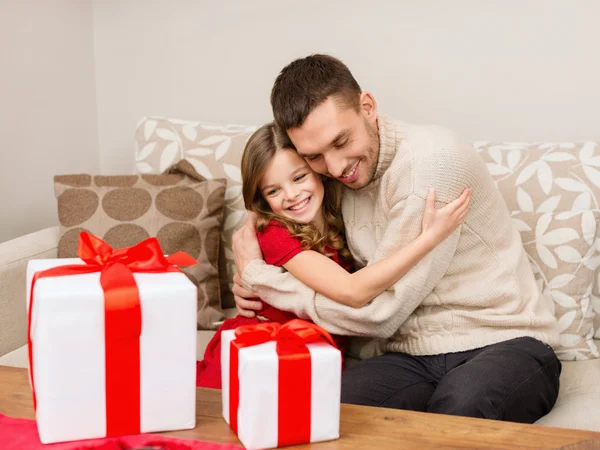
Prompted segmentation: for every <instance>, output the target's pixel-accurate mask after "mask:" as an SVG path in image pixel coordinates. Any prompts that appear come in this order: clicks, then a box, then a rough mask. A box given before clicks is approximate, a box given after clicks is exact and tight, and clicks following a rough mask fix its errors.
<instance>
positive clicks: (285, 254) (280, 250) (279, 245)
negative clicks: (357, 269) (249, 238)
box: [256, 220, 350, 323]
mask: <svg viewBox="0 0 600 450" xmlns="http://www.w3.org/2000/svg"><path fill="white" fill-rule="evenodd" d="M256 235H257V237H258V243H259V245H260V249H261V250H262V253H263V258H264V260H265V262H266V263H267V264H269V265H272V266H278V267H281V266H283V265H284V264H285V263H287V262H288V261H289V260H290V259H292V258H293V257H294V256H296V255H297V254H298V253H300V252H303V251H304V249H303V248H302V243H301V241H300V239H299V238H297V237H294V236H292V235H291V234H290V232H289V231H288V229H287V228H286V227H285V226H283V225H282V224H281V223H279V222H277V221H276V220H271V221H270V222H269V224H268V225H267V227H266V228H265V229H264V230H263V231H262V232H257V233H256ZM327 253H329V254H330V255H331V256H329V257H330V258H331V259H332V260H333V261H335V262H336V263H338V264H339V265H340V266H342V267H343V268H344V269H346V270H350V265H349V264H348V263H347V261H345V260H344V259H343V258H341V257H340V255H339V254H338V252H337V251H335V250H334V249H332V248H328V249H327ZM260 315H261V316H263V317H265V318H267V319H270V320H273V321H275V322H281V323H284V322H287V321H289V320H292V319H297V317H296V315H295V314H293V313H291V312H287V311H282V310H280V309H277V308H274V307H272V306H271V305H268V304H267V303H264V302H263V309H262V310H261V311H260Z"/></svg>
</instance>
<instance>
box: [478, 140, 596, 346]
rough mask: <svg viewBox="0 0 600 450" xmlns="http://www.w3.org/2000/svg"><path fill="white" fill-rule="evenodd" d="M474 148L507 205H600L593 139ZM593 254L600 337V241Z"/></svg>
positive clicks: (540, 209)
mask: <svg viewBox="0 0 600 450" xmlns="http://www.w3.org/2000/svg"><path fill="white" fill-rule="evenodd" d="M474 149H475V151H477V152H478V153H479V154H480V156H481V157H482V158H483V160H484V161H485V162H486V164H487V168H488V170H489V172H490V174H491V175H492V178H493V179H494V180H495V181H496V184H497V186H498V188H499V189H500V192H501V193H502V195H503V197H504V200H505V201H506V204H507V206H508V209H509V210H510V211H516V212H528V213H539V214H541V213H559V212H565V211H572V212H583V211H594V212H597V211H599V210H600V145H598V143H596V142H581V143H574V142H560V143H551V142H544V143H523V142H476V143H475V144H474ZM591 258H592V259H591V261H592V263H591V265H592V266H596V268H595V269H594V283H593V287H592V296H591V305H592V311H591V315H592V316H594V318H593V319H592V321H593V324H594V325H593V328H594V330H595V337H596V339H600V291H599V282H598V279H599V277H600V265H599V264H598V261H599V258H600V242H596V249H595V253H594V254H593V255H592V256H591ZM560 264H562V262H560ZM559 319H560V318H559Z"/></svg>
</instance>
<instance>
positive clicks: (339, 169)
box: [325, 154, 346, 178]
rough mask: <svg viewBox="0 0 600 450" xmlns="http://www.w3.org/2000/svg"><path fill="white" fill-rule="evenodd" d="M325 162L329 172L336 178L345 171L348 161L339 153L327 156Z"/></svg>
mask: <svg viewBox="0 0 600 450" xmlns="http://www.w3.org/2000/svg"><path fill="white" fill-rule="evenodd" d="M325 164H326V165H327V172H328V173H329V174H330V175H331V176H332V177H335V178H339V177H341V176H342V174H343V173H344V169H345V168H346V163H345V161H344V158H341V157H340V156H339V155H335V154H333V155H331V156H326V157H325Z"/></svg>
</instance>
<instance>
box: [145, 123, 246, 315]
mask: <svg viewBox="0 0 600 450" xmlns="http://www.w3.org/2000/svg"><path fill="white" fill-rule="evenodd" d="M255 130H256V127H252V126H245V125H211V124H206V123H200V122H190V121H186V120H179V119H169V118H164V117H145V118H143V119H142V120H140V122H139V123H138V126H137V130H136V155H135V160H136V171H137V172H139V173H162V172H163V171H164V170H165V169H167V168H168V167H169V166H171V165H172V164H173V163H175V162H177V161H179V160H181V159H186V160H188V161H189V162H190V163H191V164H192V165H193V166H194V168H195V169H196V171H197V172H198V173H199V174H200V175H202V176H203V177H204V178H206V179H207V180H212V179H218V178H226V179H227V190H226V191H225V211H224V215H223V230H222V232H221V247H220V251H219V278H220V285H221V304H222V306H223V308H231V307H234V306H235V302H234V301H233V294H232V293H231V287H232V285H233V284H232V280H233V274H234V273H235V263H234V260H233V253H232V252H231V239H232V237H233V233H234V232H235V231H236V230H237V229H238V228H240V227H241V226H242V224H243V223H244V218H245V217H246V209H245V208H244V200H243V198H242V173H241V169H240V163H241V160H242V153H243V151H244V147H245V146H246V142H247V141H248V139H249V138H250V136H251V135H252V133H253V132H254V131H255Z"/></svg>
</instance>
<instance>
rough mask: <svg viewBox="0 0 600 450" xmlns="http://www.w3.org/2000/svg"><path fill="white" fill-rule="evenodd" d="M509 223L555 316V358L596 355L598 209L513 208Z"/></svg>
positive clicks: (592, 356) (584, 357) (569, 358)
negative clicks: (540, 210)
mask: <svg viewBox="0 0 600 450" xmlns="http://www.w3.org/2000/svg"><path fill="white" fill-rule="evenodd" d="M512 220H513V223H514V224H515V226H516V228H517V229H518V230H519V231H520V233H521V239H522V240H523V246H524V247H525V251H526V252H527V257H528V258H529V261H530V263H531V265H532V267H533V272H534V274H535V278H536V281H537V283H538V286H539V288H540V292H542V293H543V295H544V296H545V298H546V299H547V301H548V305H549V306H550V308H551V309H552V311H553V312H554V315H555V317H556V318H557V319H558V327H559V331H560V345H559V347H558V348H556V349H555V350H556V354H557V356H558V357H559V358H560V359H563V360H573V359H589V358H598V357H600V353H599V352H598V348H597V346H596V344H595V342H594V339H593V334H594V326H593V318H594V311H593V307H592V304H591V303H592V289H593V286H594V283H595V277H594V272H595V270H596V269H597V267H598V265H599V264H600V256H598V252H597V249H596V240H597V229H598V228H597V226H596V224H597V223H598V213H596V212H591V211H585V212H570V211H567V212H561V213H531V212H518V211H517V212H514V213H513V215H512Z"/></svg>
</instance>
